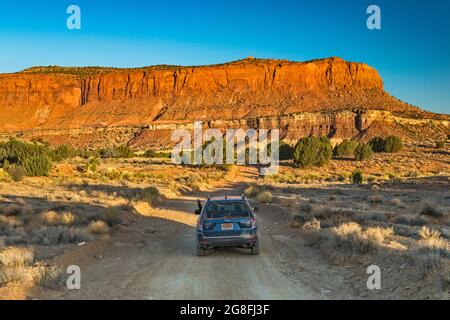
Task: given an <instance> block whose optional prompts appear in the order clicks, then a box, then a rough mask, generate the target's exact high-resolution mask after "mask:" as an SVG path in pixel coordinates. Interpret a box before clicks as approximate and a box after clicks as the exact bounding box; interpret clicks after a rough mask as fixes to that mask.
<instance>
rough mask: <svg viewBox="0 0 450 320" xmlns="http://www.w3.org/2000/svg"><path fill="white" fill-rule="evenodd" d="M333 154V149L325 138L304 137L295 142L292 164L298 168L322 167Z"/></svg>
mask: <svg viewBox="0 0 450 320" xmlns="http://www.w3.org/2000/svg"><path fill="white" fill-rule="evenodd" d="M332 153H333V147H332V146H331V143H330V140H329V139H328V138H327V137H321V138H316V137H306V138H302V139H300V140H299V141H298V142H297V145H296V146H295V151H294V163H295V164H296V165H297V166H299V167H310V166H323V165H325V164H327V163H328V162H329V161H330V159H331V155H332Z"/></svg>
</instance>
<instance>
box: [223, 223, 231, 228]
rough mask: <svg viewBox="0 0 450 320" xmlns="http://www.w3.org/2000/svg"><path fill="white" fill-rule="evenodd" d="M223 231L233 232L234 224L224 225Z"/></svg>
mask: <svg viewBox="0 0 450 320" xmlns="http://www.w3.org/2000/svg"><path fill="white" fill-rule="evenodd" d="M222 230H233V224H232V223H222Z"/></svg>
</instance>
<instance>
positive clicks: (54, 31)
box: [0, 0, 450, 113]
mask: <svg viewBox="0 0 450 320" xmlns="http://www.w3.org/2000/svg"><path fill="white" fill-rule="evenodd" d="M71 4H76V5H78V6H80V8H81V19H82V22H81V23H82V28H81V30H68V29H67V28H66V19H67V17H68V15H67V14H66V8H67V7H68V6H69V5H71ZM371 4H377V5H378V6H380V8H381V13H382V29H381V30H372V31H371V30H368V29H367V28H366V19H367V17H368V15H367V14H366V8H367V7H368V6H369V5H371ZM449 13H450V1H448V0H430V1H423V0H421V1H419V0H371V1H366V0H334V1H332V0H278V1H275V0H258V1H257V0H226V1H224V0H221V1H218V0H203V1H200V0H185V1H181V0H164V1H162V0H159V1H152V0H147V1H136V0H128V1H102V0H97V1H96V0H71V1H65V0H54V1H49V0H39V1H23V0H22V1H21V0H17V1H6V0H1V1H0V44H1V47H0V72H15V71H18V70H21V69H24V68H27V67H30V66H35V65H64V66H86V65H98V66H115V67H138V66H147V65H153V64H162V63H165V64H179V65H199V64H212V63H221V62H226V61H230V60H237V59H241V58H244V57H246V56H255V57H261V58H283V59H290V60H295V61H303V60H310V59H314V58H323V57H329V56H340V57H342V58H344V59H347V60H351V61H357V62H365V63H368V64H369V65H371V66H373V67H375V68H376V69H377V70H378V71H379V72H380V74H381V76H382V77H383V79H384V83H385V88H386V90H387V91H388V92H390V93H391V94H393V95H394V96H396V97H398V98H400V99H402V100H404V101H406V102H409V103H412V104H415V105H418V106H420V107H423V108H425V109H427V110H431V111H434V112H440V113H450V59H449V58H450V24H449V23H448V21H447V20H448V15H449Z"/></svg>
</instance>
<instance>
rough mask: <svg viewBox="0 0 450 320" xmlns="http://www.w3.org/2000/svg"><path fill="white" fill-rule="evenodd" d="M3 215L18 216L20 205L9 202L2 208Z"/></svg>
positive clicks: (20, 209)
mask: <svg viewBox="0 0 450 320" xmlns="http://www.w3.org/2000/svg"><path fill="white" fill-rule="evenodd" d="M3 214H4V215H5V216H18V215H21V214H22V206H20V205H17V204H10V205H7V206H6V207H4V208H3Z"/></svg>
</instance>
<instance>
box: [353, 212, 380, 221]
mask: <svg viewBox="0 0 450 320" xmlns="http://www.w3.org/2000/svg"><path fill="white" fill-rule="evenodd" d="M355 220H356V221H357V222H360V223H363V222H368V221H377V222H387V217H386V214H384V213H383V212H368V213H360V214H357V215H356V217H355Z"/></svg>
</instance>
